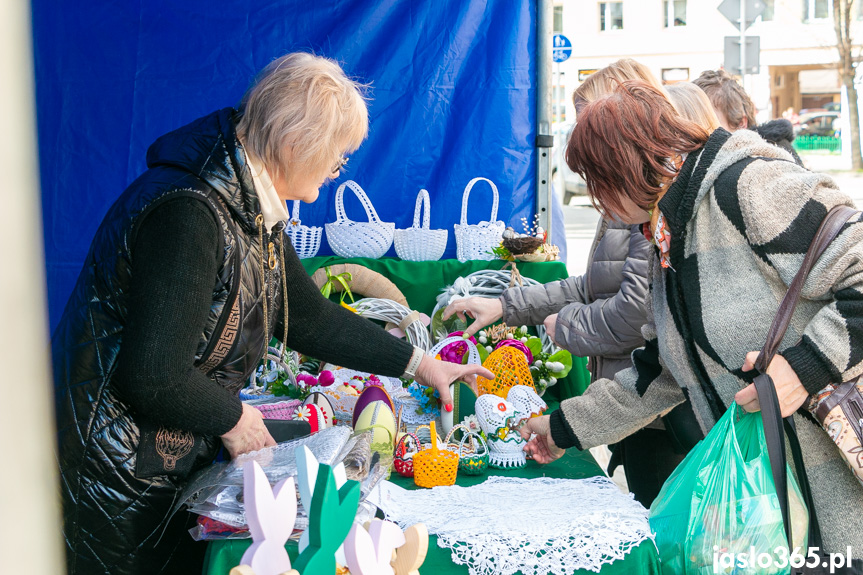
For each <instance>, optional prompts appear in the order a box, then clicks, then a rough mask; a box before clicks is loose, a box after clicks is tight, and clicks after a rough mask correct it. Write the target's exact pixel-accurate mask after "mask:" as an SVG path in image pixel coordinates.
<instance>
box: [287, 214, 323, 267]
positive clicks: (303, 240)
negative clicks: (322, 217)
mask: <svg viewBox="0 0 863 575" xmlns="http://www.w3.org/2000/svg"><path fill="white" fill-rule="evenodd" d="M323 231H324V229H323V228H321V227H318V226H304V225H303V224H302V222H301V221H300V201H299V200H294V207H293V210H292V211H291V219H290V220H288V225H287V226H285V233H286V234H288V237H290V238H291V243H292V244H293V246H294V249H295V250H296V251H297V255H298V256H300V259H303V258H313V257H315V256H316V255H317V253H318V250H319V249H321V233H322V232H323Z"/></svg>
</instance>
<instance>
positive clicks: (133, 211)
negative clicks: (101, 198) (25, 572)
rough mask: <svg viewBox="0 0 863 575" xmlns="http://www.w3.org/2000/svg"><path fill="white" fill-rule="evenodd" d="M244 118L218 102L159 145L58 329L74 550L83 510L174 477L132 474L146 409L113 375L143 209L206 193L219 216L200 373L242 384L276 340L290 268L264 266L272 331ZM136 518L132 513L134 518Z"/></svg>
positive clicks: (103, 235)
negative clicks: (240, 133)
mask: <svg viewBox="0 0 863 575" xmlns="http://www.w3.org/2000/svg"><path fill="white" fill-rule="evenodd" d="M237 119H238V118H237V113H236V111H235V110H233V109H231V108H227V109H224V110H220V111H218V112H215V113H213V114H211V115H209V116H205V117H203V118H200V119H198V120H196V121H195V122H192V123H191V124H189V125H187V126H184V127H182V128H180V129H178V130H176V131H174V132H171V133H169V134H166V135H165V136H162V137H161V138H159V139H158V140H157V141H156V142H155V143H154V144H153V145H152V146H151V147H150V149H149V150H148V152H147V165H148V168H149V169H148V170H147V171H146V172H145V173H144V174H143V175H141V177H139V178H138V179H137V180H135V181H134V182H133V183H132V184H131V185H130V186H129V187H128V188H127V189H126V191H125V192H123V194H122V195H121V196H120V197H119V198H118V199H117V201H116V202H115V203H114V205H113V206H112V207H111V209H110V210H109V211H108V214H107V215H106V216H105V219H104V220H103V222H102V224H101V226H100V227H99V229H98V231H97V232H96V236H95V238H94V239H93V243H92V245H91V247H90V252H89V254H88V256H87V259H86V261H85V262H84V267H83V269H82V271H81V275H80V276H79V278H78V282H77V284H76V286H75V288H74V291H73V292H72V295H71V297H70V298H69V302H68V303H67V305H66V309H65V311H64V313H63V317H62V319H61V320H60V323H59V325H58V327H57V329H56V331H55V332H54V336H53V340H52V348H53V349H52V352H53V364H54V382H55V389H56V399H57V418H58V433H59V458H60V468H61V474H62V487H63V495H64V503H65V505H64V514H65V515H66V517H65V519H66V526H67V532H66V538H67V544H69V545H70V546H71V547H73V548H74V547H75V543H74V541H75V540H76V537H77V536H76V534H75V533H70V532H69V528H70V525H77V524H78V523H81V524H84V525H86V524H91V523H92V522H91V521H89V519H85V514H91V515H90V519H93V518H96V517H100V516H106V515H107V516H110V517H115V516H119V515H122V514H124V513H128V510H129V509H130V508H132V509H134V507H135V505H134V504H135V502H136V501H139V500H140V499H141V497H142V496H143V494H144V493H145V492H146V491H148V489H149V487H150V486H151V484H157V483H161V484H165V483H166V481H168V478H164V477H162V478H153V479H152V480H141V479H138V478H136V477H135V476H134V466H135V457H134V454H135V453H136V450H137V447H138V442H139V437H140V429H139V425H138V421H139V416H138V415H137V414H136V413H135V412H134V410H133V409H132V408H131V407H130V406H129V405H128V404H127V403H126V402H125V401H124V400H123V398H122V397H121V395H120V394H119V393H118V391H117V387H116V386H115V385H114V382H113V378H114V377H115V371H116V367H117V356H118V352H119V349H120V346H121V345H122V342H123V327H124V325H125V322H126V317H127V305H128V301H127V298H128V294H129V286H130V285H131V282H132V280H133V273H134V264H133V260H132V254H131V253H130V247H131V246H132V245H133V243H134V234H135V232H136V224H137V222H139V221H140V220H141V219H142V216H143V215H144V214H146V213H147V212H148V210H151V209H153V207H154V206H156V205H157V204H159V203H160V202H163V201H165V200H167V199H169V198H174V197H177V196H181V195H185V196H194V197H198V198H201V199H202V200H203V201H204V202H206V204H207V205H208V206H209V207H210V209H211V210H212V211H213V213H214V214H215V216H216V218H217V221H219V222H220V223H221V228H222V232H223V233H222V246H221V247H222V248H223V249H222V250H221V251H222V253H223V254H224V256H223V259H222V262H221V265H220V268H219V273H218V276H217V277H216V278H214V284H213V296H212V305H211V308H210V313H209V318H208V320H207V323H206V328H205V329H204V331H203V332H202V333H201V336H200V341H199V344H198V351H197V356H196V365H197V367H198V368H199V369H201V370H202V371H204V372H205V373H207V374H208V375H209V376H210V377H212V378H213V379H214V380H215V381H216V382H218V383H219V384H220V385H222V386H223V387H225V388H228V389H230V390H233V391H238V390H239V389H240V388H241V387H242V386H243V384H244V381H245V380H247V379H248V377H249V375H250V374H251V372H252V370H253V369H254V368H255V366H256V365H257V363H258V361H259V360H260V358H261V357H262V356H263V353H264V349H265V348H264V346H265V342H267V341H269V338H270V337H271V336H272V331H273V327H274V326H275V324H276V319H275V318H276V316H277V314H279V312H280V310H281V306H282V301H281V297H282V295H281V290H280V289H279V286H280V275H279V274H280V273H281V271H280V269H279V268H278V265H279V264H278V263H277V264H276V267H275V268H274V269H270V268H269V266H264V267H265V273H267V274H269V275H270V277H269V278H268V280H267V284H268V286H269V288H270V299H269V301H270V305H269V306H268V308H269V314H270V319H269V322H268V325H269V328H270V333H268V334H264V319H263V305H262V295H263V294H262V281H261V268H260V265H261V245H260V241H261V240H260V236H259V233H258V227H257V225H256V222H255V219H256V216H257V215H258V214H260V208H259V204H258V199H257V195H256V194H255V191H254V184H253V181H252V176H251V173H250V172H249V169H248V167H247V164H246V155H245V152H244V150H243V148H242V146H241V145H240V143H239V141H238V140H237V137H236V132H235V125H236V121H237ZM283 236H284V234H282V233H280V232H279V231H278V230H277V231H276V232H274V233H273V234H272V235H271V236H270V235H269V234H267V235H266V236H265V242H267V243H268V242H270V241H273V242H275V248H276V253H278V249H279V246H278V242H281V241H282V240H281V238H282V237H283ZM289 245H290V244H288V246H286V248H288V249H290V248H289ZM210 444H211V446H212V447H211V448H210V449H208V450H207V453H206V454H204V455H203V456H201V459H202V461H200V462H198V464H199V465H200V464H203V463H205V462H206V459H208V458H209V459H211V458H212V457H213V455H214V449H213V447H214V446H215V445H216V442H215V441H210ZM170 481H173V479H171V480H170ZM144 512H145V511H144ZM70 514H73V515H74V516H70ZM129 519H130V520H132V521H134V519H135V518H134V515H132V516H130V517H129ZM82 537H84V535H83V534H82ZM67 551H69V549H67Z"/></svg>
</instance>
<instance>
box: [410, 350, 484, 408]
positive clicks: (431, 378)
mask: <svg viewBox="0 0 863 575" xmlns="http://www.w3.org/2000/svg"><path fill="white" fill-rule="evenodd" d="M477 375H481V376H483V377H485V378H487V379H494V374H493V373H492V372H490V371H489V370H487V369H486V368H484V367H483V366H481V365H477V364H472V363H469V364H467V365H459V364H456V363H449V362H446V361H440V360H437V359H435V358H433V357H431V356H428V355H427V356H425V357H423V359H422V361H421V362H420V366H419V368H418V369H417V375H416V380H417V382H419V383H420V384H422V385H425V386H426V387H433V388H435V389H437V391H438V394H439V395H440V401H441V405H443V408H444V409H445V410H447V411H452V395H450V392H449V385H450V384H451V383H452V382H454V381H463V382H465V383H466V384H468V385H469V386H470V387H471V389H473V391H474V393H476V376H477Z"/></svg>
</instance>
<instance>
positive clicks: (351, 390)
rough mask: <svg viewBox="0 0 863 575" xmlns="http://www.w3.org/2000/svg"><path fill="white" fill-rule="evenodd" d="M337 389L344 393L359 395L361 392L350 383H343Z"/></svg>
mask: <svg viewBox="0 0 863 575" xmlns="http://www.w3.org/2000/svg"><path fill="white" fill-rule="evenodd" d="M336 391H337V392H339V393H343V394H345V395H359V394H360V392H359V391H357V390H356V388H354V387H351V386H350V385H348V384H346V383H343V384H341V385H340V386H338V387H337V388H336Z"/></svg>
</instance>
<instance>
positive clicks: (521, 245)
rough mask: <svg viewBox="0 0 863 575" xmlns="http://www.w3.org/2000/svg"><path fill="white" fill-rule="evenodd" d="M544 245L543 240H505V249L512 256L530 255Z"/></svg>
mask: <svg viewBox="0 0 863 575" xmlns="http://www.w3.org/2000/svg"><path fill="white" fill-rule="evenodd" d="M541 245H542V238H535V237H527V238H507V239H505V240H503V247H505V248H506V249H508V250H509V253H511V254H512V255H519V254H530V253H533V252H535V251H536V249H537V248H538V247H539V246H541Z"/></svg>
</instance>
